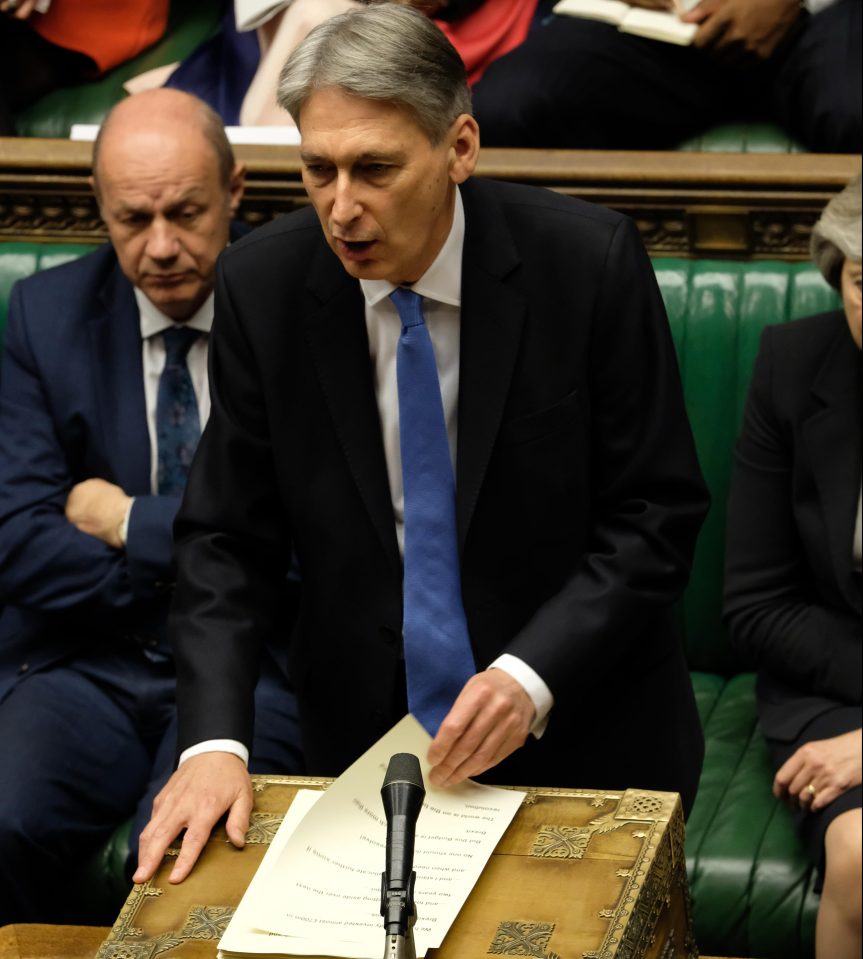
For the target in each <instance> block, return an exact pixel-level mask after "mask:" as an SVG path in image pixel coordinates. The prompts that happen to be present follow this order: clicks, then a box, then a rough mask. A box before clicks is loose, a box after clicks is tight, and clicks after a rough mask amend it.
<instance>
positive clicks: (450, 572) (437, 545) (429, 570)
mask: <svg viewBox="0 0 863 959" xmlns="http://www.w3.org/2000/svg"><path fill="white" fill-rule="evenodd" d="M390 298H391V299H392V301H393V303H395V306H396V309H397V310H398V312H399V318H400V319H401V321H402V333H401V337H400V339H399V345H398V351H397V353H396V372H397V378H398V392H399V434H400V440H401V455H402V477H403V481H404V496H405V506H404V510H405V526H404V533H405V543H404V587H403V588H404V623H403V629H404V649H405V669H406V671H407V692H408V708H409V709H410V711H411V713H413V715H414V716H415V717H416V718H417V719H418V720H419V722H420V723H422V725H423V726H424V727H425V729H426V730H427V731H428V732H429V733H430V734H431V735H432V736H434V735H435V734H436V733H437V730H438V727H439V726H440V724H441V721H442V720H443V719H444V717H445V716H446V714H447V713H448V712H449V710H450V708H451V706H452V704H453V703H454V702H455V699H456V697H457V696H458V694H459V693H460V692H461V690H462V687H463V686H464V684H465V683H466V682H467V681H468V679H470V677H471V676H473V674H474V673H475V672H476V668H475V666H474V660H473V652H472V650H471V646H470V637H469V635H468V630H467V621H466V619H465V614H464V607H463V605H462V598H461V576H460V573H459V560H458V542H457V537H456V521H455V481H454V479H453V470H452V462H451V460H450V453H449V442H448V440H447V432H446V423H445V422H444V413H443V402H442V401H441V393H440V383H439V381H438V375H437V367H436V365H435V357H434V349H433V348H432V342H431V338H430V337H429V332H428V328H427V327H426V325H425V322H424V320H423V312H422V297H421V296H419V294H417V293H414V292H413V291H412V290H406V289H402V288H400V289H396V290H393V292H392V293H391V294H390Z"/></svg>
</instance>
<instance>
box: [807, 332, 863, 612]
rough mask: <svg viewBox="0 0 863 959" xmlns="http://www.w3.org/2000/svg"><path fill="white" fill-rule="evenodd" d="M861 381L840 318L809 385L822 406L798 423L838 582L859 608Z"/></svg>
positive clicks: (855, 351)
mask: <svg viewBox="0 0 863 959" xmlns="http://www.w3.org/2000/svg"><path fill="white" fill-rule="evenodd" d="M860 385H861V384H860V352H859V350H858V349H857V348H856V346H855V345H854V343H853V341H852V339H851V336H850V334H849V332H848V330H847V329H845V328H844V324H843V328H842V329H840V330H839V331H838V334H837V336H836V338H835V340H834V342H833V346H832V348H831V350H830V352H829V353H828V355H827V358H826V359H825V361H824V363H823V364H822V366H821V369H820V370H819V371H818V375H817V376H816V378H815V381H814V383H813V386H812V394H813V396H814V397H815V399H816V402H817V403H818V405H819V407H820V409H818V410H817V411H816V412H815V413H814V414H813V415H812V416H810V417H809V418H808V419H807V420H806V421H805V422H804V423H803V427H802V428H803V435H804V438H805V442H806V445H807V452H808V455H809V462H810V463H812V469H813V472H814V474H815V482H816V485H817V487H818V496H819V499H820V501H821V510H822V515H823V516H824V520H825V524H826V527H827V538H828V545H829V549H830V554H831V557H832V559H833V564H834V568H835V570H836V575H837V579H838V582H839V586H840V588H841V589H842V592H843V594H844V595H845V597H846V598H847V599H848V600H849V601H850V602H851V604H852V605H853V606H855V607H858V608H859V593H858V592H856V591H855V590H853V589H852V588H851V576H852V573H851V547H852V538H853V533H854V519H855V516H856V514H857V498H858V496H859V493H860V457H861V437H860V420H859V412H860V402H861V389H860Z"/></svg>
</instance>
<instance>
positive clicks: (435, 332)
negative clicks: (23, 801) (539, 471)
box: [180, 190, 554, 763]
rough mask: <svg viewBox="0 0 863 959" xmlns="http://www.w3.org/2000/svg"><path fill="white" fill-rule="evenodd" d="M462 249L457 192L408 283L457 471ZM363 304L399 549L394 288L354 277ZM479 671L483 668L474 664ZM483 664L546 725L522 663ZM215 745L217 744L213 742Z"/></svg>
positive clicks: (545, 698)
mask: <svg viewBox="0 0 863 959" xmlns="http://www.w3.org/2000/svg"><path fill="white" fill-rule="evenodd" d="M463 248H464V205H463V203H462V199H461V194H460V193H459V192H458V190H456V202H455V211H454V214H453V223H452V227H451V228H450V232H449V236H448V237H447V239H446V241H445V242H444V245H443V246H442V247H441V250H440V252H439V253H438V255H437V257H436V258H435V260H434V262H433V263H432V265H431V266H430V267H429V268H428V270H426V272H425V273H424V274H423V275H422V276H421V277H420V279H419V280H417V281H416V283H414V284H413V285H412V286H411V289H412V290H413V291H414V292H415V293H419V294H421V295H422V297H423V316H424V318H425V322H426V326H427V327H428V331H429V336H430V337H431V341H432V347H433V348H434V354H435V362H436V365H437V371H438V378H439V380H440V386H441V399H442V400H443V409H444V419H445V420H446V428H447V436H448V439H449V448H450V456H451V457H452V461H453V470H454V471H455V472H456V474H457V472H458V464H457V462H456V448H457V440H458V383H459V342H460V339H459V338H460V330H461V263H462V251H463ZM360 287H361V288H362V291H363V296H364V298H365V303H366V328H367V330H368V336H369V353H370V356H371V360H372V366H373V367H374V386H375V397H376V399H377V405H378V413H379V415H380V422H381V430H382V433H383V442H384V455H385V457H386V464H387V475H388V477H389V483H390V493H391V495H392V500H393V514H394V516H395V522H396V536H397V538H398V543H399V549H400V550H402V551H403V550H404V487H403V485H402V460H401V442H400V439H399V401H398V383H397V379H396V351H397V349H398V342H399V337H400V336H401V321H400V320H399V315H398V311H397V310H396V308H395V304H394V303H393V302H392V300H390V298H389V295H390V293H392V291H393V290H394V289H395V286H394V284H392V283H390V282H388V281H387V280H360ZM480 668H483V667H482V666H480ZM489 668H494V669H502V670H503V671H504V672H506V673H509V675H510V676H512V677H513V679H515V680H516V681H517V682H518V683H519V684H520V685H521V686H522V687H523V689H524V690H525V692H526V693H527V694H528V696H529V697H530V699H531V701H532V702H533V705H534V708H535V710H536V718H535V719H534V723H533V726H532V727H531V732H532V733H533V734H534V735H535V736H541V735H542V733H543V732H544V730H545V727H546V725H547V722H548V714H549V712H550V710H551V707H552V705H553V704H554V698H553V696H552V694H551V690H550V689H549V688H548V685H547V684H546V683H545V682H544V681H543V679H542V678H541V677H540V676H539V674H538V673H537V672H536V671H535V670H534V669H532V668H531V667H530V666H528V664H527V663H525V662H524V661H523V660H521V659H519V658H518V657H516V656H513V655H511V654H509V653H504V654H503V655H501V656H499V657H498V658H497V659H496V660H495V661H494V662H493V663H490V664H489ZM216 742H219V745H215V743H216ZM240 745H241V744H239V743H234V742H233V741H226V740H221V741H215V740H210V741H207V742H203V743H198V744H197V745H195V746H191V747H190V748H189V749H187V750H185V752H183V754H182V755H181V757H180V762H181V763H182V762H184V761H185V760H186V759H188V758H189V757H190V756H194V755H197V754H198V753H203V752H213V751H215V750H222V751H226V752H232V753H234V754H235V755H238V756H240V757H241V758H242V759H243V760H244V761H245V762H248V752H247V750H246V749H245V747H243V748H242V749H236V748H233V747H234V746H240Z"/></svg>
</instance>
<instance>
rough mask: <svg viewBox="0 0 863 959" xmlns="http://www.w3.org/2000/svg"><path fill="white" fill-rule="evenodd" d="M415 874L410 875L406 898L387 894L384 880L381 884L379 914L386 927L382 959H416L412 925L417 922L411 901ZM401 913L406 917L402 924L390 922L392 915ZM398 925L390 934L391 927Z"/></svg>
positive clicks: (397, 921) (415, 911)
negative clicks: (395, 930)
mask: <svg viewBox="0 0 863 959" xmlns="http://www.w3.org/2000/svg"><path fill="white" fill-rule="evenodd" d="M415 878H416V873H414V872H412V873H411V879H410V889H409V891H408V894H407V896H405V897H404V900H403V901H400V900H402V896H401V895H399V894H389V895H388V894H387V888H386V880H384V882H383V888H382V890H381V913H382V914H383V915H384V917H385V920H384V925H385V926H386V927H387V934H386V941H385V943H384V959H417V953H416V947H415V946H414V924H415V923H416V921H417V910H416V904H415V903H414V901H413V888H414V880H415ZM394 912H395V913H402V914H405V915H406V919H405V921H404V922H399V920H398V919H396V920H395V923H393V922H391V921H390V916H391V915H392V914H393V913H394ZM395 924H398V931H397V932H390V931H389V930H390V928H392V926H393V925H395Z"/></svg>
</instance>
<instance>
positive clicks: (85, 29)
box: [30, 0, 168, 73]
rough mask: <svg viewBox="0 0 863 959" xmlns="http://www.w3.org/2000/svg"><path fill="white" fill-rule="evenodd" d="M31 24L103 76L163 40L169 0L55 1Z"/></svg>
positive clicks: (32, 18)
mask: <svg viewBox="0 0 863 959" xmlns="http://www.w3.org/2000/svg"><path fill="white" fill-rule="evenodd" d="M30 22H31V24H32V26H33V29H34V30H35V31H36V32H37V33H39V34H40V35H41V36H42V37H43V38H44V39H45V40H47V41H48V42H49V43H54V44H56V45H57V46H58V47H65V48H66V49H67V50H77V51H78V52H79V53H84V54H86V55H87V56H88V57H90V58H91V59H92V60H95V62H96V66H97V67H98V69H99V72H100V73H104V72H105V70H110V68H111V67H115V66H117V64H118V63H124V62H125V61H126V60H129V59H131V58H132V57H133V56H135V54H137V53H140V51H141V50H143V49H144V48H145V47H149V46H150V44H152V43H155V42H156V41H157V40H159V39H160V38H161V37H162V35H163V34H164V33H165V27H166V26H167V24H168V0H54V2H53V3H52V4H51V6H50V7H49V8H48V11H47V13H34V14H33V15H32V17H31V19H30Z"/></svg>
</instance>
